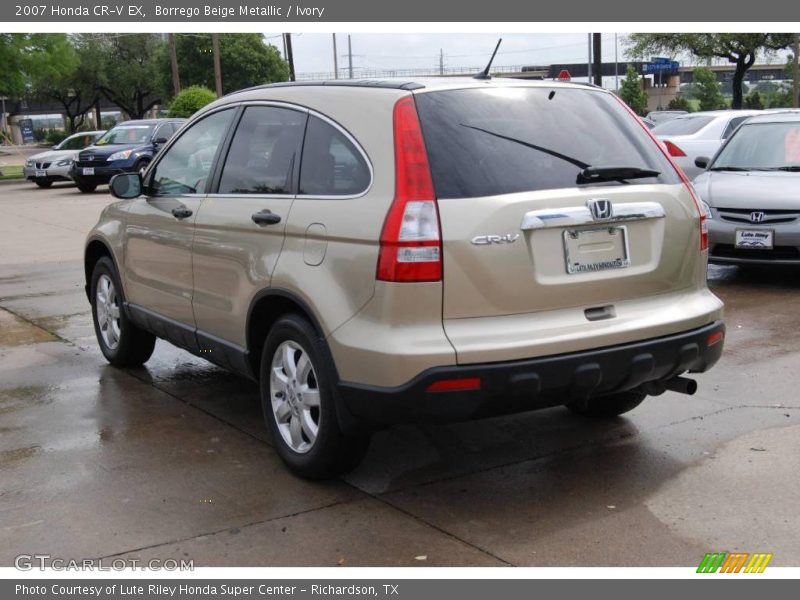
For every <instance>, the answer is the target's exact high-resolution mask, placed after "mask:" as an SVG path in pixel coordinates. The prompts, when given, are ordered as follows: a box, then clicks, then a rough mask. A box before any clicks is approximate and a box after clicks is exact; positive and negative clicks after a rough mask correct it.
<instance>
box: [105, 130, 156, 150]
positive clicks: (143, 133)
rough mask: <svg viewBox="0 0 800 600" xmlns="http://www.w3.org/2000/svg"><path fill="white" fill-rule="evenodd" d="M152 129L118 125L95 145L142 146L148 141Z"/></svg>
mask: <svg viewBox="0 0 800 600" xmlns="http://www.w3.org/2000/svg"><path fill="white" fill-rule="evenodd" d="M154 127H155V125H119V126H117V127H114V129H111V130H110V131H107V132H106V134H105V135H104V136H103V137H101V138H100V139H99V140H97V145H98V146H105V145H112V144H143V143H145V142H147V141H148V140H149V139H150V134H151V133H153V128H154Z"/></svg>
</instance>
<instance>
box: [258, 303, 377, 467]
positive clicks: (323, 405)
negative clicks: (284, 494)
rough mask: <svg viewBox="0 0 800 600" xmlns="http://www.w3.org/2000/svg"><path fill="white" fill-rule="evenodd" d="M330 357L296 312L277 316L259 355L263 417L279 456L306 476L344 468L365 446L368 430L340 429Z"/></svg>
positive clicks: (358, 459) (359, 456) (354, 461)
mask: <svg viewBox="0 0 800 600" xmlns="http://www.w3.org/2000/svg"><path fill="white" fill-rule="evenodd" d="M329 356H330V355H329V352H328V349H327V346H326V345H325V342H324V341H323V340H321V339H320V337H319V335H318V334H317V332H316V331H315V330H314V327H313V326H312V325H311V323H309V322H308V320H307V319H305V318H303V317H301V316H299V315H296V314H289V315H285V316H283V317H281V318H280V319H278V321H276V323H275V324H274V325H273V326H272V329H271V330H270V332H269V334H268V335H267V339H266V340H265V342H264V351H263V353H262V355H261V365H260V382H261V384H260V387H261V407H262V410H263V411H264V420H265V421H266V423H267V428H268V429H269V431H270V433H271V435H272V440H273V443H274V446H275V449H276V450H277V452H278V454H279V455H280V457H281V459H283V461H284V462H285V463H286V465H287V466H288V467H289V469H290V470H291V471H292V472H293V473H294V474H296V475H298V476H300V477H303V478H305V479H329V478H332V477H336V476H337V475H341V474H343V473H346V472H347V471H349V470H351V469H353V468H354V467H356V465H358V463H359V462H361V459H362V458H363V457H364V454H365V453H366V451H367V448H368V447H369V435H368V434H365V433H359V434H355V435H345V434H344V433H342V431H341V429H340V428H339V421H338V419H337V415H336V406H335V402H336V394H335V387H334V386H335V375H334V371H335V369H334V368H333V361H332V359H331V358H330V357H329ZM298 367H299V369H298ZM295 424H296V425H295Z"/></svg>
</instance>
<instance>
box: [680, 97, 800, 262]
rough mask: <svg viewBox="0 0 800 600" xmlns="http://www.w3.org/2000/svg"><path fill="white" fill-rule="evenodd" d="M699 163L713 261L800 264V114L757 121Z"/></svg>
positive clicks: (769, 116) (775, 115) (774, 115)
mask: <svg viewBox="0 0 800 600" xmlns="http://www.w3.org/2000/svg"><path fill="white" fill-rule="evenodd" d="M696 162H697V166H698V168H703V167H707V169H706V171H705V172H704V173H702V174H701V175H700V176H699V177H697V178H696V179H695V181H694V186H695V188H696V190H697V192H698V194H699V196H700V198H701V199H702V201H703V202H704V203H705V206H704V208H705V210H706V211H707V212H708V213H709V215H710V216H709V217H708V219H707V223H708V235H709V246H710V253H709V262H714V263H720V264H766V263H781V264H800V226H799V225H800V111H796V112H785V113H772V114H764V115H761V116H758V117H753V118H751V119H749V120H747V121H745V122H744V123H743V124H742V125H741V126H740V127H739V129H738V130H737V131H736V132H735V133H734V134H733V136H732V137H731V138H730V139H729V140H728V141H727V142H726V143H725V145H724V146H723V147H722V148H721V149H720V151H719V153H718V154H717V156H716V157H714V159H713V160H712V161H709V159H708V158H705V157H700V158H698V159H697V161H696Z"/></svg>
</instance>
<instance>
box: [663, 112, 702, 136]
mask: <svg viewBox="0 0 800 600" xmlns="http://www.w3.org/2000/svg"><path fill="white" fill-rule="evenodd" d="M713 120H714V117H708V116H702V115H698V116H696V117H678V118H677V119H671V120H669V121H666V122H665V123H659V124H658V125H656V126H655V127H653V135H692V134H694V133H697V132H698V131H700V130H701V129H702V128H703V127H705V126H706V125H708V124H709V123H711V121H713Z"/></svg>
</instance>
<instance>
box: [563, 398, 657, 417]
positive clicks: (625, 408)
mask: <svg viewBox="0 0 800 600" xmlns="http://www.w3.org/2000/svg"><path fill="white" fill-rule="evenodd" d="M645 398H647V394H645V393H642V392H619V393H618V394H611V395H609V396H598V397H596V398H589V399H588V400H586V401H582V402H576V403H574V404H568V405H567V408H568V409H570V410H571V411H572V412H574V413H576V414H579V415H582V416H584V417H592V418H597V419H608V418H611V417H617V416H619V415H621V414H624V413H626V412H629V411H632V410H633V409H634V408H636V407H637V406H639V405H640V404H641V403H642V402H644V399H645Z"/></svg>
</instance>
